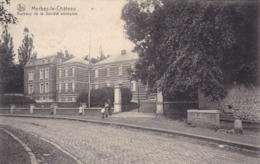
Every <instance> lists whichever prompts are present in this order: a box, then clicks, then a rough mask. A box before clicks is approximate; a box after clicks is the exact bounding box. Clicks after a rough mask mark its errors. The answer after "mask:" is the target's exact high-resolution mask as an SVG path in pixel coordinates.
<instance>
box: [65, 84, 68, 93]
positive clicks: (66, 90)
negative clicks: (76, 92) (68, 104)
mask: <svg viewBox="0 0 260 164" xmlns="http://www.w3.org/2000/svg"><path fill="white" fill-rule="evenodd" d="M68 88H69V85H68V83H65V92H68Z"/></svg>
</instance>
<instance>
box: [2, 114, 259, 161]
mask: <svg viewBox="0 0 260 164" xmlns="http://www.w3.org/2000/svg"><path fill="white" fill-rule="evenodd" d="M111 119H112V118H111ZM139 119H140V118H139ZM79 120H80V119H78V120H77V121H71V120H68V119H67V120H65V119H63V118H62V119H46V118H44V119H40V118H27V117H0V125H1V126H2V127H3V128H7V129H8V130H13V131H12V133H14V134H16V133H15V132H17V131H22V132H23V133H22V134H31V135H33V136H36V137H37V138H40V139H44V141H50V142H51V143H54V144H55V145H56V146H58V147H59V148H60V150H64V151H66V152H68V153H69V154H70V155H71V156H73V157H75V159H77V161H78V162H64V160H63V161H60V160H61V159H60V160H57V161H56V162H55V161H50V162H48V158H49V157H51V156H53V155H54V154H53V153H52V151H40V152H39V148H38V146H37V145H38V144H37V145H36V144H31V141H32V140H31V138H27V139H26V137H24V139H25V140H26V141H25V143H26V142H27V144H28V146H29V147H30V146H31V145H32V146H33V147H31V149H32V151H33V152H34V153H35V155H36V158H37V157H38V154H42V155H43V157H44V159H45V160H44V159H42V158H41V159H40V160H39V159H38V158H37V160H38V162H39V164H42V163H79V164H80V163H93V164H95V163H96V164H100V163H102V164H111V163H122V164H124V163H126V164H129V163H137V164H139V163H140V164H146V163H147V164H150V163H154V164H157V163H158V164H161V163H165V164H173V163H176V164H179V163H180V164H183V163H187V164H193V163H202V164H204V163H205V164H208V163H211V164H219V163H241V164H245V163H250V164H258V163H259V157H260V154H259V153H257V152H255V151H251V150H246V149H239V148H236V147H231V146H227V145H222V146H221V145H219V144H216V143H213V142H207V141H204V140H198V139H193V138H188V137H183V136H177V135H172V134H165V133H161V132H154V131H147V130H142V129H136V128H127V127H121V126H117V125H116V126H113V125H107V123H106V124H101V123H98V124H97V123H91V122H88V123H86V122H84V121H79ZM105 120H106V119H105ZM107 120H108V119H107ZM107 120H106V121H107ZM8 127H9V128H8ZM17 136H19V137H20V136H21V135H19V134H18V133H17ZM22 139H23V138H21V140H22ZM50 142H47V143H46V145H47V144H48V143H50ZM34 146H37V148H36V149H34ZM44 150H45V149H44ZM42 155H40V157H41V156H42ZM45 155H49V156H45ZM55 156H58V157H59V155H55ZM62 159H63V158H62Z"/></svg>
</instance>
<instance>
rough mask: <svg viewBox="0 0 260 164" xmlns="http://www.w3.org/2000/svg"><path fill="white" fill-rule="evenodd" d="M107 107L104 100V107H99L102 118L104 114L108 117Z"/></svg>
mask: <svg viewBox="0 0 260 164" xmlns="http://www.w3.org/2000/svg"><path fill="white" fill-rule="evenodd" d="M108 107H109V105H108V102H107V101H106V102H105V106H104V108H102V109H101V114H102V119H104V117H105V115H106V117H108V116H107V115H108Z"/></svg>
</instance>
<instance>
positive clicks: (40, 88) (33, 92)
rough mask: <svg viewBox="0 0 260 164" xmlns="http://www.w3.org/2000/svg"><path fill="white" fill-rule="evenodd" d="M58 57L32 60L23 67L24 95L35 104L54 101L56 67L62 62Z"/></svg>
mask: <svg viewBox="0 0 260 164" xmlns="http://www.w3.org/2000/svg"><path fill="white" fill-rule="evenodd" d="M63 60H64V59H63V58H62V57H59V56H58V55H53V56H48V57H44V58H41V59H34V60H30V61H28V62H27V64H26V66H25V67H24V94H25V95H26V96H29V97H31V98H33V99H35V100H36V102H53V101H55V100H56V66H57V64H60V63H62V62H63Z"/></svg>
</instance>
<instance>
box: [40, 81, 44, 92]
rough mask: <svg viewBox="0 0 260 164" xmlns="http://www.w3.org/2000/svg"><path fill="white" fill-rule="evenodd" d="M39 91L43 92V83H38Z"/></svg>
mask: <svg viewBox="0 0 260 164" xmlns="http://www.w3.org/2000/svg"><path fill="white" fill-rule="evenodd" d="M40 93H43V84H42V83H41V84H40Z"/></svg>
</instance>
